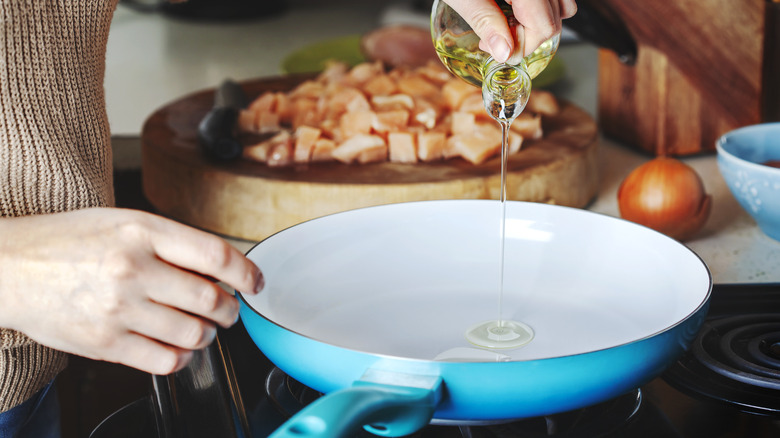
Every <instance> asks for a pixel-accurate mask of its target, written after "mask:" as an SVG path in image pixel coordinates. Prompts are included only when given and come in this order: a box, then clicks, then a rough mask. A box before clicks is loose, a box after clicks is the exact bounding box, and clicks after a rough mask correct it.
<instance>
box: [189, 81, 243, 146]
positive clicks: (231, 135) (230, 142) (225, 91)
mask: <svg viewBox="0 0 780 438" xmlns="http://www.w3.org/2000/svg"><path fill="white" fill-rule="evenodd" d="M245 105H246V96H245V95H244V91H243V89H241V86H240V85H238V84H237V83H235V82H233V81H231V80H226V81H225V82H223V83H222V85H220V87H219V88H218V89H217V91H216V93H215V95H214V107H213V108H212V109H211V111H209V112H208V113H207V114H206V116H205V117H203V120H201V121H200V124H199V125H198V142H199V143H200V145H201V147H202V149H203V152H204V153H205V154H206V156H208V157H209V158H211V159H213V160H216V161H231V160H235V159H237V158H239V157H240V156H241V152H242V150H243V146H242V145H241V142H240V141H239V140H238V116H239V113H240V112H241V108H243V107H244V106H245Z"/></svg>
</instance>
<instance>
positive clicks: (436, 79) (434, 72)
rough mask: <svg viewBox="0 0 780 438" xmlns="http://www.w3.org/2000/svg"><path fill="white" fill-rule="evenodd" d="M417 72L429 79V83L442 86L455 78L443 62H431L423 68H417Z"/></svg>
mask: <svg viewBox="0 0 780 438" xmlns="http://www.w3.org/2000/svg"><path fill="white" fill-rule="evenodd" d="M417 72H418V73H420V74H421V75H423V76H424V77H425V78H427V79H428V80H429V81H431V82H433V83H435V84H437V85H439V86H441V85H444V84H445V83H446V82H447V81H449V80H450V79H452V78H453V76H452V73H450V72H449V71H448V70H447V69H446V68H445V67H444V65H442V63H441V62H436V61H433V62H429V63H427V64H425V65H424V66H422V67H419V68H417Z"/></svg>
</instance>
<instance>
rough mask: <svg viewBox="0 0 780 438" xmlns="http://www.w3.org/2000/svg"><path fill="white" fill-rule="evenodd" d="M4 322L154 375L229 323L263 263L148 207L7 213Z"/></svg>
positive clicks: (0, 263)
mask: <svg viewBox="0 0 780 438" xmlns="http://www.w3.org/2000/svg"><path fill="white" fill-rule="evenodd" d="M0 271H2V275H0V303H2V306H0V327H6V328H12V329H15V330H18V331H20V332H22V333H25V334H26V335H27V336H29V337H31V338H32V339H34V340H36V341H38V342H39V343H41V344H44V345H47V346H49V347H52V348H55V349H58V350H62V351H66V352H69V353H74V354H77V355H81V356H85V357H89V358H92V359H99V360H106V361H111V362H119V363H123V364H125V365H128V366H131V367H134V368H138V369H141V370H143V371H147V372H150V373H155V374H168V373H170V372H173V371H176V370H178V369H181V368H182V367H183V366H184V365H185V364H186V363H187V362H188V361H189V359H190V358H191V355H192V350H194V349H199V348H202V347H205V346H206V345H208V343H210V342H211V341H212V339H213V338H214V334H215V331H216V324H219V325H221V326H223V327H228V326H230V325H232V324H233V323H234V322H235V321H236V319H237V316H238V302H237V300H236V299H235V298H234V297H232V296H231V295H230V294H229V293H228V292H226V291H225V290H223V289H222V288H221V287H220V286H219V285H217V284H215V283H214V282H213V281H211V280H209V279H207V278H205V277H204V276H209V277H213V278H214V279H217V280H219V281H223V282H224V283H226V284H228V285H230V286H232V287H234V288H235V289H237V290H239V291H242V292H244V293H249V294H254V293H256V291H257V290H259V289H261V288H262V286H263V277H262V273H261V272H260V270H259V268H257V267H256V266H255V265H254V264H253V263H252V262H250V261H249V260H247V259H246V258H245V257H244V256H243V255H242V254H241V253H240V252H239V251H237V250H236V249H235V248H233V247H232V246H230V245H229V244H228V243H227V242H225V241H224V240H222V239H220V238H218V237H217V236H214V235H212V234H209V233H206V232H203V231H199V230H195V229H193V228H190V227H187V226H184V225H181V224H179V223H176V222H174V221H171V220H168V219H164V218H162V217H159V216H155V215H152V214H149V213H144V212H141V211H135V210H126V209H114V208H92V209H85V210H78V211H72V212H68V213H56V214H48V215H36V216H26V217H19V218H7V219H0Z"/></svg>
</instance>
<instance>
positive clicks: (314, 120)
mask: <svg viewBox="0 0 780 438" xmlns="http://www.w3.org/2000/svg"><path fill="white" fill-rule="evenodd" d="M292 106H293V114H294V115H293V120H292V127H293V129H296V128H298V127H299V126H301V125H308V126H317V124H318V123H319V121H320V120H321V117H320V116H319V114H318V113H317V101H316V100H312V99H295V100H293V101H292Z"/></svg>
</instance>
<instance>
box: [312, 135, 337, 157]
mask: <svg viewBox="0 0 780 438" xmlns="http://www.w3.org/2000/svg"><path fill="white" fill-rule="evenodd" d="M334 149H336V142H335V141H333V140H331V139H329V138H322V137H320V138H319V139H317V141H316V142H314V147H313V148H312V151H311V161H313V162H320V161H333V160H335V158H334V157H333V154H332V153H333V150H334Z"/></svg>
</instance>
